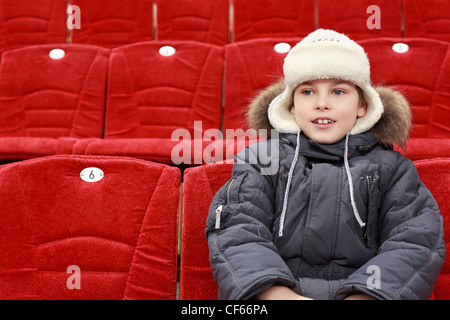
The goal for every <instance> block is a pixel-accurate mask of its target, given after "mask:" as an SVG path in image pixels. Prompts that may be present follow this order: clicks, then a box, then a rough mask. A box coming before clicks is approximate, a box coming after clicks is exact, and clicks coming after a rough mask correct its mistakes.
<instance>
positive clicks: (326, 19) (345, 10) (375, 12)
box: [317, 0, 402, 40]
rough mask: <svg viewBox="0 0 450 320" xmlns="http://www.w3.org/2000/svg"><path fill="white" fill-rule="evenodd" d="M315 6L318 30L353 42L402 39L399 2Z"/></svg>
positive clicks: (350, 0)
mask: <svg viewBox="0 0 450 320" xmlns="http://www.w3.org/2000/svg"><path fill="white" fill-rule="evenodd" d="M317 3H318V27H319V28H323V29H333V30H336V31H338V32H342V33H344V34H346V35H348V36H349V37H350V38H351V39H353V40H361V39H367V38H374V37H401V36H402V28H401V16H402V12H401V0H357V1H355V0H341V1H333V0H317ZM371 6H376V8H374V7H371ZM377 20H379V21H378V22H379V24H378V26H377Z"/></svg>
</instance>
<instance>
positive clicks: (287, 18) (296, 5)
mask: <svg viewBox="0 0 450 320" xmlns="http://www.w3.org/2000/svg"><path fill="white" fill-rule="evenodd" d="M233 11H234V25H233V27H234V33H233V39H232V40H233V41H243V40H249V39H255V38H270V37H280V38H286V37H303V36H306V35H307V34H309V33H310V32H312V31H314V30H315V7H314V1H309V0H283V1H282V2H280V1H271V0H233Z"/></svg>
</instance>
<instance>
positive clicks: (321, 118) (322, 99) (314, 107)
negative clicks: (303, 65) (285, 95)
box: [291, 79, 367, 144]
mask: <svg viewBox="0 0 450 320" xmlns="http://www.w3.org/2000/svg"><path fill="white" fill-rule="evenodd" d="M366 108H367V107H366V103H365V101H364V100H363V99H360V95H359V92H358V89H357V87H356V86H355V85H354V84H352V83H350V82H347V81H342V80H338V79H324V80H312V81H308V82H305V83H303V84H301V85H299V86H298V87H297V88H296V89H295V91H294V106H293V107H292V108H291V113H292V114H294V117H295V121H296V122H297V124H298V125H299V127H300V128H301V129H302V131H303V133H304V134H305V135H306V136H308V137H309V138H310V139H312V140H314V141H316V142H318V143H321V144H331V143H335V142H338V141H339V140H341V139H342V138H344V137H345V136H346V135H347V133H349V132H350V131H351V130H352V128H353V126H354V125H355V122H356V119H357V118H361V117H364V116H365V114H366Z"/></svg>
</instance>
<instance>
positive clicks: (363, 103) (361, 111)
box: [357, 99, 367, 118]
mask: <svg viewBox="0 0 450 320" xmlns="http://www.w3.org/2000/svg"><path fill="white" fill-rule="evenodd" d="M366 113H367V102H366V100H364V99H363V100H361V103H360V104H359V106H358V113H357V116H358V118H362V117H364V116H365V115H366Z"/></svg>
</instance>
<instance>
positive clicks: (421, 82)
mask: <svg viewBox="0 0 450 320" xmlns="http://www.w3.org/2000/svg"><path fill="white" fill-rule="evenodd" d="M399 42H400V43H405V44H407V45H408V46H409V51H407V52H405V53H396V52H394V51H393V50H392V46H393V45H394V44H395V43H399ZM361 44H362V46H363V47H364V48H365V50H366V51H367V54H368V56H369V60H370V62H371V75H372V82H373V83H374V84H384V85H389V86H394V87H395V88H397V89H398V90H400V91H401V92H402V93H403V94H404V95H405V96H406V98H407V99H408V100H409V102H410V103H411V108H412V114H413V128H412V131H411V134H410V139H409V141H408V146H407V149H406V150H405V151H402V152H403V153H404V155H405V156H407V157H409V158H411V159H413V160H416V159H421V158H424V157H447V156H450V149H449V148H448V146H449V145H450V95H449V94H448V93H449V92H450V79H449V78H448V77H447V76H446V74H448V73H449V72H450V50H449V44H448V43H447V42H442V41H438V40H433V39H421V38H413V39H408V38H380V39H370V40H364V41H361Z"/></svg>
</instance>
